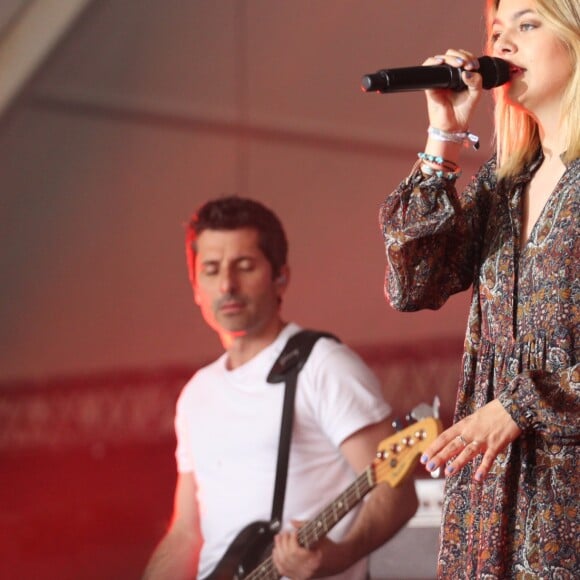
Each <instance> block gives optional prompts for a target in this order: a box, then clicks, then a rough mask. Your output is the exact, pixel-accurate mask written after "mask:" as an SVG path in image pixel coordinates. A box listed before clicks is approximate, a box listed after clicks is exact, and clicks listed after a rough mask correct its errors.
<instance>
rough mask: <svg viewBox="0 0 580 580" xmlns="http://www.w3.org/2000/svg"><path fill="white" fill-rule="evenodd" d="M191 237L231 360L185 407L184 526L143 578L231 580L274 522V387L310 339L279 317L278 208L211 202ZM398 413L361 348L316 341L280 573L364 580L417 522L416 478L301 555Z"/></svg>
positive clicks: (198, 277)
mask: <svg viewBox="0 0 580 580" xmlns="http://www.w3.org/2000/svg"><path fill="white" fill-rule="evenodd" d="M186 238H187V239H186V251H187V257H188V266H189V272H190V280H191V284H192V288H193V294H194V300H195V302H196V303H197V304H198V306H199V307H200V309H201V313H202V315H203V318H204V319H205V321H206V323H207V324H208V325H209V326H210V327H211V328H212V329H213V330H215V331H216V333H217V334H218V336H219V338H220V340H221V342H222V345H223V347H224V353H223V354H222V355H221V356H220V357H219V358H218V359H217V360H216V361H215V362H214V363H212V364H210V365H208V366H206V367H204V368H203V369H201V370H199V371H198V372H197V373H196V374H195V375H194V377H193V378H192V379H191V380H190V381H189V383H188V384H187V385H186V386H185V387H184V389H183V391H182V393H181V395H180V397H179V401H178V404H177V411H176V421H175V424H176V433H177V451H176V458H177V467H178V479H177V486H176V491H175V503H174V514H173V519H172V522H171V525H170V528H169V530H168V532H167V533H166V535H165V536H164V538H163V539H162V541H161V542H160V544H159V545H158V546H157V548H156V550H155V551H154V553H153V555H152V557H151V560H150V562H149V564H148V566H147V569H146V571H145V578H146V579H147V580H159V579H171V580H179V579H182V578H183V579H185V578H202V579H205V578H221V577H223V576H220V574H219V568H220V566H219V564H220V560H221V559H222V557H223V556H224V554H225V553H226V551H227V549H228V546H229V545H230V544H231V543H232V542H233V541H234V540H235V538H236V536H237V535H238V534H239V533H240V531H241V530H243V529H244V528H245V527H246V526H248V524H251V523H252V522H255V521H260V520H268V519H269V518H270V509H271V505H272V498H273V492H274V480H275V475H276V461H277V451H278V436H279V431H280V421H281V414H282V406H283V392H284V385H283V384H270V383H267V382H266V377H267V375H268V372H269V371H270V368H271V367H272V365H273V363H274V361H275V360H276V359H277V357H278V355H279V354H280V353H281V352H282V349H283V348H284V345H285V344H286V341H287V340H288V338H290V337H291V336H292V335H294V334H295V333H296V332H298V331H299V330H300V327H299V326H298V325H296V324H294V323H286V322H284V321H283V320H282V318H281V314H280V310H281V302H282V297H283V296H284V294H285V292H286V290H287V287H288V283H289V276H290V270H289V267H288V264H287V242H286V236H285V233H284V230H283V227H282V225H281V223H280V221H279V219H278V218H277V217H276V216H275V214H273V213H272V212H271V210H269V209H268V208H266V207H265V206H263V205H262V204H261V203H258V202H256V201H253V200H250V199H244V198H240V197H236V196H232V197H225V198H220V199H217V200H214V201H210V202H208V203H206V204H204V205H203V206H202V207H201V208H200V209H199V210H198V212H197V213H196V214H195V215H194V216H193V218H192V220H191V222H190V224H189V227H188V229H187V235H186ZM389 412H390V407H389V405H388V404H387V403H386V402H385V401H384V399H383V398H382V395H381V387H380V384H379V381H378V379H377V378H376V377H375V375H374V374H373V373H372V372H371V371H370V369H368V367H367V366H366V365H365V364H364V363H363V362H362V360H361V359H360V358H359V357H358V356H357V355H356V354H355V353H354V352H353V351H352V350H350V349H349V348H348V347H347V346H345V345H343V344H341V343H339V342H337V341H335V340H332V339H330V338H321V339H319V340H318V341H317V342H316V343H315V345H314V347H313V349H312V353H311V354H310V357H309V358H308V360H307V362H306V364H305V365H304V368H303V369H302V370H301V372H300V374H299V375H298V384H297V389H296V401H295V410H294V423H293V430H292V439H291V447H290V459H289V464H288V476H287V485H286V495H285V502H284V512H283V521H282V527H281V531H279V532H278V533H277V534H276V535H275V536H274V538H273V548H272V549H271V552H270V553H267V554H265V555H266V556H271V562H272V563H273V565H274V566H275V569H276V573H277V574H278V575H280V576H285V577H289V578H294V579H306V578H311V577H314V576H316V577H328V578H333V579H336V580H338V579H340V580H363V579H364V578H365V577H366V576H367V571H368V570H367V558H366V556H367V555H368V554H369V553H370V552H372V551H373V550H375V549H376V548H378V547H379V546H381V545H382V544H383V543H385V542H386V541H387V540H388V539H389V538H391V537H392V536H393V535H394V534H395V533H396V532H397V531H398V530H399V529H400V528H401V527H402V526H403V525H404V524H405V523H406V522H407V521H408V520H409V518H410V517H412V515H413V514H414V513H415V511H416V509H417V497H416V495H415V491H414V486H413V483H412V481H411V480H408V481H406V482H404V483H402V484H401V485H400V486H397V487H391V486H389V485H377V486H376V487H374V488H373V489H372V490H371V491H370V492H369V493H368V495H367V496H366V497H365V500H364V501H361V502H360V504H359V505H357V506H356V509H352V510H351V511H350V513H348V514H347V515H345V516H344V517H343V518H341V520H340V522H339V523H338V524H337V525H336V526H334V527H333V529H332V530H331V531H330V532H329V533H328V535H324V536H323V537H322V538H321V539H320V540H319V541H317V542H316V543H315V544H314V545H312V546H308V547H305V546H304V542H302V545H301V543H300V538H299V535H298V531H297V530H298V529H299V527H300V526H301V525H303V522H305V521H306V520H309V519H310V518H312V516H313V515H314V514H316V513H317V512H319V511H320V509H321V508H322V507H324V506H325V505H326V504H327V503H328V502H329V501H330V500H331V499H333V498H334V497H335V496H336V495H337V494H339V493H340V492H342V491H343V490H344V488H345V487H346V486H347V485H348V484H349V483H351V482H352V480H353V479H354V478H355V477H357V476H358V475H360V474H361V473H362V472H363V471H364V470H365V468H367V466H368V465H369V464H370V463H371V462H372V461H373V458H374V457H375V453H376V451H377V446H378V444H379V443H380V442H381V441H382V440H384V439H385V438H387V437H389V436H391V435H392V433H393V430H392V428H391V427H390V425H389V423H388V421H387V416H388V414H389ZM230 578H233V576H230Z"/></svg>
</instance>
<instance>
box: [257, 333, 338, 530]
mask: <svg viewBox="0 0 580 580" xmlns="http://www.w3.org/2000/svg"><path fill="white" fill-rule="evenodd" d="M323 336H324V337H327V338H332V339H334V340H336V341H337V342H340V340H339V339H338V338H337V337H336V336H334V335H333V334H330V333H329V332H321V331H318V330H301V331H300V332H297V333H296V334H295V335H293V336H291V337H290V338H289V339H288V342H287V343H286V346H285V347H284V350H283V351H282V352H281V353H280V356H279V357H278V358H277V359H276V362H275V363H274V365H273V366H272V369H271V370H270V373H269V374H268V378H267V379H266V380H267V381H268V382H269V383H281V382H284V381H285V382H286V387H285V390H284V407H283V411H282V424H281V425H280V442H279V444H278V464H277V467H276V483H275V485H274V501H273V502H272V517H271V520H270V528H271V530H272V531H278V529H279V528H280V525H281V523H282V511H283V509H284V496H285V494H286V477H287V475H288V458H289V456H290V438H291V435H292V422H293V417H294V396H295V394H296V382H297V380H298V373H299V372H300V370H301V369H302V367H303V366H304V364H305V363H306V361H307V360H308V356H309V355H310V351H311V350H312V348H313V347H314V344H315V343H316V341H317V340H318V339H319V338H321V337H323Z"/></svg>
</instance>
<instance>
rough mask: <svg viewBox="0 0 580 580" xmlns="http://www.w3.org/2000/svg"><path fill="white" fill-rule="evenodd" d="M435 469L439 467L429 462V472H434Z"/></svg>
mask: <svg viewBox="0 0 580 580" xmlns="http://www.w3.org/2000/svg"><path fill="white" fill-rule="evenodd" d="M435 467H437V466H436V465H435V462H434V461H429V463H427V469H428V470H429V471H433V470H434V469H435Z"/></svg>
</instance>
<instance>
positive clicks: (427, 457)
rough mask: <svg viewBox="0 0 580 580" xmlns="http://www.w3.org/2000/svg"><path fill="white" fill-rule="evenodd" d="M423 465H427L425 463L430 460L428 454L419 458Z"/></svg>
mask: <svg viewBox="0 0 580 580" xmlns="http://www.w3.org/2000/svg"><path fill="white" fill-rule="evenodd" d="M419 461H420V462H421V463H422V464H423V465H425V463H427V461H429V456H428V455H421V459H420V460H419Z"/></svg>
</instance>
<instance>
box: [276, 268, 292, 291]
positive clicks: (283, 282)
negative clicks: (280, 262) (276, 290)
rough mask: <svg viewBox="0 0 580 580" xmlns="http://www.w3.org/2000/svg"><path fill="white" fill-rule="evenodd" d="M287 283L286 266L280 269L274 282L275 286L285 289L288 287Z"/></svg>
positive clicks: (287, 273)
mask: <svg viewBox="0 0 580 580" xmlns="http://www.w3.org/2000/svg"><path fill="white" fill-rule="evenodd" d="M289 281H290V269H289V268H288V266H282V267H281V268H280V273H279V274H278V277H277V278H276V280H275V282H276V285H278V286H279V287H281V288H284V289H285V288H286V286H288V282H289Z"/></svg>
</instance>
